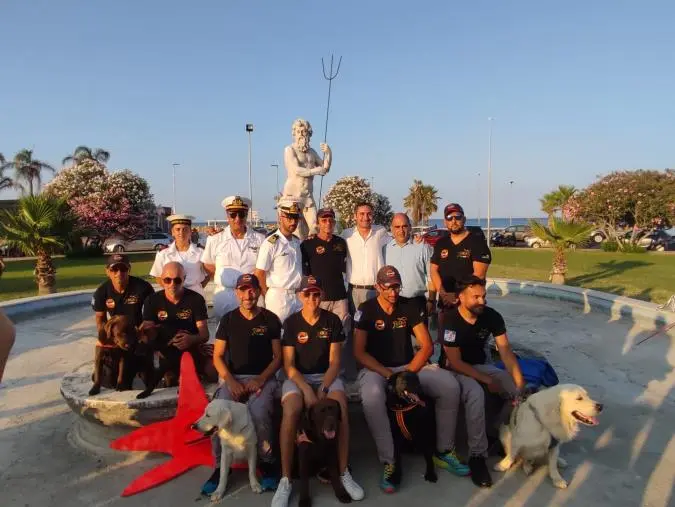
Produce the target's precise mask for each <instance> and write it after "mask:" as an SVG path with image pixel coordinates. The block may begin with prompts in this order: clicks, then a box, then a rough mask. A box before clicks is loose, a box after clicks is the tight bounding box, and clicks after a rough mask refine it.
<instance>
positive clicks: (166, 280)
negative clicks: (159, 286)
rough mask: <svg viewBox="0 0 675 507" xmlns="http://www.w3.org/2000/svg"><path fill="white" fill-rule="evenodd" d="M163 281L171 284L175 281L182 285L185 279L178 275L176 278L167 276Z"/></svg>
mask: <svg viewBox="0 0 675 507" xmlns="http://www.w3.org/2000/svg"><path fill="white" fill-rule="evenodd" d="M162 281H163V282H164V283H165V284H166V285H171V282H173V283H174V284H176V285H180V284H181V283H183V279H182V278H180V277H176V278H169V277H166V278H162Z"/></svg>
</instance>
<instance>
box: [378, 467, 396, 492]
mask: <svg viewBox="0 0 675 507" xmlns="http://www.w3.org/2000/svg"><path fill="white" fill-rule="evenodd" d="M395 474H396V467H395V466H394V465H393V464H392V463H385V464H384V470H382V479H380V489H381V490H382V491H383V492H385V493H394V492H395V491H396V484H395V483H394V475H395Z"/></svg>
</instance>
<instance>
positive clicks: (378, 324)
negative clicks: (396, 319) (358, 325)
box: [375, 320, 384, 331]
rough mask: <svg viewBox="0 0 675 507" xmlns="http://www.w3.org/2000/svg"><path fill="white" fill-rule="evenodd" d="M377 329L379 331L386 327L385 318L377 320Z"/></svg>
mask: <svg viewBox="0 0 675 507" xmlns="http://www.w3.org/2000/svg"><path fill="white" fill-rule="evenodd" d="M375 329H377V330H378V331H382V330H383V329H384V321H383V320H376V321H375Z"/></svg>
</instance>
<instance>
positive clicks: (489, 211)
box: [487, 117, 494, 245]
mask: <svg viewBox="0 0 675 507" xmlns="http://www.w3.org/2000/svg"><path fill="white" fill-rule="evenodd" d="M492 120H494V118H493V117H489V118H488V122H489V123H490V134H489V136H488V144H489V147H488V202H487V242H488V245H490V243H491V236H490V235H491V232H490V217H491V214H492Z"/></svg>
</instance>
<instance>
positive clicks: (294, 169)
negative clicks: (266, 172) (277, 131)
mask: <svg viewBox="0 0 675 507" xmlns="http://www.w3.org/2000/svg"><path fill="white" fill-rule="evenodd" d="M308 153H310V152H308ZM315 153H316V152H315ZM317 158H318V159H319V160H321V158H319V156H318V155H317ZM322 163H323V162H322ZM284 165H285V166H286V169H288V171H289V173H291V174H292V175H295V176H301V177H303V178H309V177H310V176H321V175H323V174H326V172H327V169H326V168H325V167H324V165H325V163H324V164H323V165H318V166H315V167H312V168H305V167H302V166H300V161H299V160H298V157H297V156H296V154H295V152H294V151H293V148H291V147H290V146H287V147H286V149H285V150H284Z"/></svg>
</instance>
